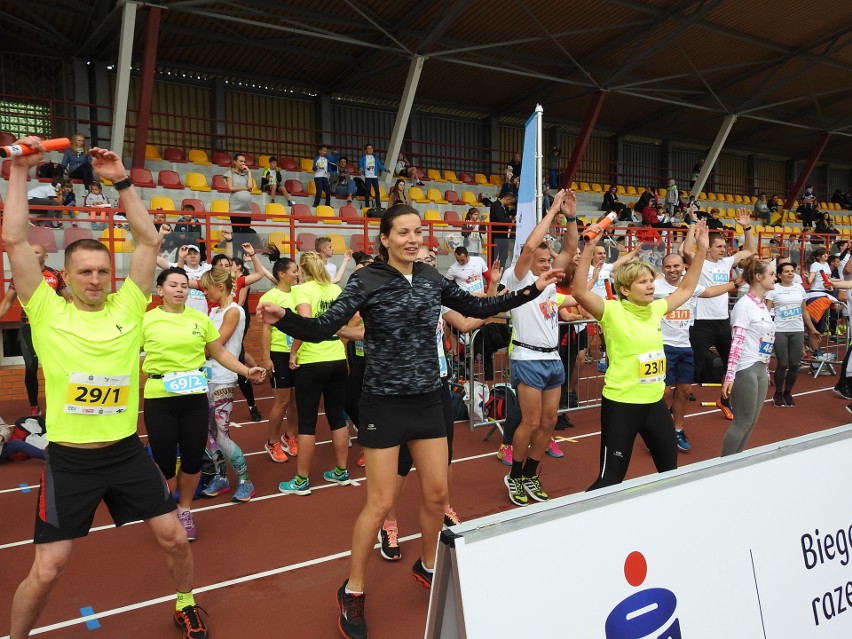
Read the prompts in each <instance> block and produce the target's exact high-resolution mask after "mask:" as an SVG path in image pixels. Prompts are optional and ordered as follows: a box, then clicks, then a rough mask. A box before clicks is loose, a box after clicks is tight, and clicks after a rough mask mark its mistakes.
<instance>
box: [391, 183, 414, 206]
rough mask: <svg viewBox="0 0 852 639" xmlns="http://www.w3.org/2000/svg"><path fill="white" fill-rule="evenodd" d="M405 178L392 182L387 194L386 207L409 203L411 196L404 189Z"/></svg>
mask: <svg viewBox="0 0 852 639" xmlns="http://www.w3.org/2000/svg"><path fill="white" fill-rule="evenodd" d="M405 187H406V184H405V180H397V181H396V182H394V183H393V186H392V187H391V191H390V193H389V194H388V208H390V207H392V206H393V205H394V204H411V198H410V197H409V196H408V191H406V190H405Z"/></svg>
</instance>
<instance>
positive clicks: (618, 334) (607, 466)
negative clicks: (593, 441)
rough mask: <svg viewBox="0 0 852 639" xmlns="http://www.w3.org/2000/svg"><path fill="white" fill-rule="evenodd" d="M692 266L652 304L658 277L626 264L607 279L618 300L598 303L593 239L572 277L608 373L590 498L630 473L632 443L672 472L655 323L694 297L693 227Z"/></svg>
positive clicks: (701, 243)
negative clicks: (597, 330) (598, 334)
mask: <svg viewBox="0 0 852 639" xmlns="http://www.w3.org/2000/svg"><path fill="white" fill-rule="evenodd" d="M696 231H697V232H696V236H697V237H696V242H697V246H696V251H695V256H694V257H693V259H692V265H691V266H690V268H689V270H688V271H687V273H686V276H685V277H684V278H683V279H682V280H681V282H680V285H679V286H678V287H677V289H676V290H675V291H674V292H673V293H671V294H670V295H669V296H668V297H664V298H661V299H658V300H655V299H654V280H655V278H656V272H655V271H654V269H653V268H652V267H651V265H650V264H647V263H645V262H642V261H639V260H631V261H629V262H627V263H626V264H624V265H622V266H620V267H619V268H618V269H616V270H615V271H614V272H613V278H614V280H615V290H616V293H618V296H619V298H620V299H618V300H604V299H602V298H600V297H598V296H597V295H595V294H594V293H593V292H592V291H591V290H589V287H588V281H587V280H588V275H589V266H590V265H591V261H592V256H593V255H594V252H595V246H596V245H597V243H598V241H599V240H600V238H601V237H602V234H599V235H598V236H597V237H595V238H594V239H593V240H591V241H588V242H586V245H585V247H584V248H583V253H582V254H581V256H580V263H579V264H578V265H577V270H576V271H575V273H574V290H573V292H574V297H575V298H576V300H577V301H578V302H579V303H580V305H582V307H583V308H584V309H585V310H586V311H588V312H589V313H590V314H591V315H592V316H593V317H594V318H595V319H596V320H598V321H599V322H600V325H601V327H602V328H603V330H604V332H605V333H606V336H607V340H606V341H607V352H608V354H609V366H608V367H607V369H606V375H605V376H604V387H603V391H602V394H603V400H602V402H603V403H602V405H601V452H600V472H599V474H598V477H597V479H596V480H595V482H594V483H593V484H592V485H591V486H590V487H589V490H595V489H597V488H603V487H604V486H612V485H613V484H620V483H621V482H622V481H623V480H624V476H625V474H626V473H627V467H628V466H629V465H630V455H631V453H632V452H633V442H634V440H635V439H636V435H640V436H641V437H642V439H643V440H644V442H645V445H646V446H647V447H648V449H649V450H650V451H651V456H652V457H653V459H654V465H655V466H656V468H657V470H658V471H659V472H663V471H666V470H672V469H674V468H677V437H676V434H675V427H674V422H673V421H672V416H671V413H670V412H669V409H668V406H667V405H666V402H665V400H664V399H663V394H664V393H665V390H666V382H665V379H666V355H665V351H664V350H663V334H662V333H661V332H660V320H661V319H662V318H663V316H664V315H666V314H667V313H670V312H671V311H674V310H675V309H677V308H679V307H680V306H681V305H683V304H684V303H685V302H687V301H688V300H689V298H690V297H692V294H693V292H694V291H695V286H696V285H697V284H698V276H699V275H700V274H701V266H702V264H703V263H704V256H705V254H706V252H707V248H708V247H709V236H708V233H707V227H706V225H705V224H704V223H703V222H699V223H698V225H697V227H696Z"/></svg>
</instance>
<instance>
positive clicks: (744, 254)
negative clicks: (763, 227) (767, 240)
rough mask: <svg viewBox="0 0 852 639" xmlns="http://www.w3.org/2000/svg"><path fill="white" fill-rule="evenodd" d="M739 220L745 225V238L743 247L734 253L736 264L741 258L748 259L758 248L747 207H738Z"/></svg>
mask: <svg viewBox="0 0 852 639" xmlns="http://www.w3.org/2000/svg"><path fill="white" fill-rule="evenodd" d="M737 222H739V223H740V225H741V226H742V227H743V233H744V234H745V239H744V241H743V249H742V250H741V251H737V252H736V253H735V254H734V264H739V263H740V261H741V260H745V259H748V258H749V257H751V256H752V255H754V252H755V251H756V250H757V241H756V240H755V237H754V233H752V231H751V217H750V216H749V214H748V211H747V210H746V209H737Z"/></svg>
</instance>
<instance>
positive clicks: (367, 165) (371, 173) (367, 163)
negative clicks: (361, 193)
mask: <svg viewBox="0 0 852 639" xmlns="http://www.w3.org/2000/svg"><path fill="white" fill-rule="evenodd" d="M364 177H365V178H374V177H378V175H376V158H375V156H373V155H365V156H364Z"/></svg>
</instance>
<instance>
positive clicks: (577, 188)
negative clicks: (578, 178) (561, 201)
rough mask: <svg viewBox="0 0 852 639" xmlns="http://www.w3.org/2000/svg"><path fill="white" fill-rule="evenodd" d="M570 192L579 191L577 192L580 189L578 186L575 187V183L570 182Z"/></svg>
mask: <svg viewBox="0 0 852 639" xmlns="http://www.w3.org/2000/svg"><path fill="white" fill-rule="evenodd" d="M571 190H572V191H579V190H580V187H579V186H577V183H576V182H571Z"/></svg>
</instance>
